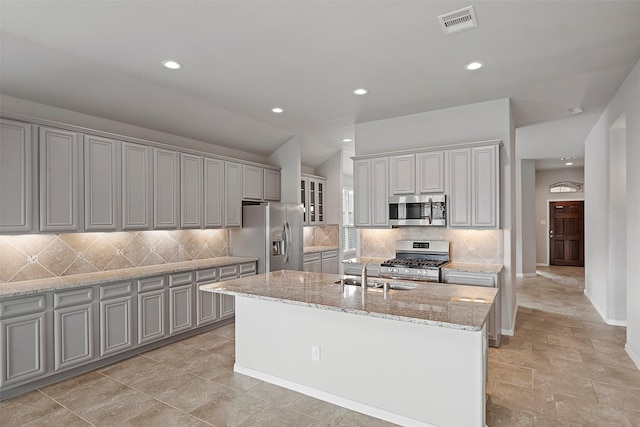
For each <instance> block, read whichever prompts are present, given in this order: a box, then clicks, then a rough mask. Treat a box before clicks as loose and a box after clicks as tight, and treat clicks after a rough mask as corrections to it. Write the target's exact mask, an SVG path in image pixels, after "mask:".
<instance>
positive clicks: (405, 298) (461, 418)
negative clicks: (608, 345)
mask: <svg viewBox="0 0 640 427" xmlns="http://www.w3.org/2000/svg"><path fill="white" fill-rule="evenodd" d="M340 278H341V276H339V275H333V274H320V273H309V272H300V271H277V272H272V273H267V274H261V275H257V276H252V277H247V278H242V279H236V280H231V281H228V282H224V283H215V284H210V285H204V286H201V287H200V289H201V290H203V291H211V292H217V293H221V294H228V295H233V296H235V297H236V362H235V367H234V369H235V371H236V372H239V373H242V374H245V375H249V376H252V377H255V378H258V379H261V380H263V381H267V382H270V383H273V384H276V385H280V386H283V387H286V388H289V389H292V390H296V391H299V392H302V393H304V394H307V395H310V396H313V397H316V398H318V399H322V400H325V401H328V402H331V403H334V404H337V405H340V406H343V407H347V408H349V409H352V410H355V411H358V412H362V413H365V414H368V415H371V416H374V417H377V418H381V419H385V420H388V421H391V422H395V423H398V424H402V425H409V426H410V425H415V426H432V425H437V426H484V425H485V408H486V401H485V396H486V394H485V383H486V366H487V353H486V349H487V334H486V320H487V315H488V313H489V310H490V308H491V306H492V304H493V301H494V299H495V296H496V293H497V290H496V289H492V288H481V287H472V286H460V285H445V284H431V283H419V284H417V285H416V284H415V283H413V284H414V285H416V287H415V288H414V289H410V290H394V289H391V290H389V291H388V292H385V291H383V290H382V289H373V288H368V289H366V290H365V291H363V289H362V288H361V287H360V286H352V285H342V284H341V283H340ZM336 282H337V283H336Z"/></svg>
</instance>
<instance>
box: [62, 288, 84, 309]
mask: <svg viewBox="0 0 640 427" xmlns="http://www.w3.org/2000/svg"><path fill="white" fill-rule="evenodd" d="M91 301H93V288H82V289H76V290H73V291H68V292H56V293H54V294H53V307H54V308H62V307H69V306H72V305H78V304H85V303H89V302H91Z"/></svg>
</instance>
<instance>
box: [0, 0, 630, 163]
mask: <svg viewBox="0 0 640 427" xmlns="http://www.w3.org/2000/svg"><path fill="white" fill-rule="evenodd" d="M469 5H473V6H474V8H475V13H476V17H477V20H478V27H477V28H475V29H472V30H467V31H463V32H459V33H455V34H452V35H448V36H447V35H445V34H444V33H443V31H442V29H441V27H440V25H439V23H438V21H437V15H440V14H442V13H446V12H450V11H453V10H456V9H459V8H462V7H466V6H469ZM639 16H640V1H592V2H575V1H509V2H507V1H464V2H457V1H346V0H343V1H238V0H236V1H184V0H183V1H83V2H78V1H41V2H38V1H22V0H21V1H6V0H2V1H1V2H0V28H1V30H2V33H1V38H2V40H1V49H2V61H1V68H0V72H1V74H0V91H1V92H2V93H3V94H6V95H10V96H14V97H17V98H22V99H27V100H30V101H35V102H40V103H43V104H49V105H53V106H57V107H61V108H65V109H69V110H74V111H80V112H84V113H87V114H92V115H95V116H99V117H104V118H107V119H111V120H117V121H121V122H125V123H130V124H133V125H138V126H143V127H147V128H152V129H156V130H159V131H164V132H168V133H172V134H176V135H180V136H184V137H188V138H193V139H197V140H201V141H205V142H210V143H214V144H218V145H223V146H228V147H232V148H236V149H240V150H243V151H248V152H252V153H255V154H259V155H263V156H268V155H269V154H270V153H272V152H273V151H274V150H276V149H277V148H278V147H279V146H280V145H281V144H283V143H284V142H286V141H287V140H288V139H289V138H291V137H292V136H294V135H302V136H303V139H304V145H303V164H305V165H308V166H311V167H315V166H317V165H318V164H320V163H322V162H323V161H324V160H326V159H327V158H328V157H329V156H331V155H332V154H333V153H334V152H335V151H336V150H339V149H342V148H343V147H344V145H345V144H344V143H342V142H341V140H342V139H343V138H346V137H353V136H354V124H355V123H361V122H366V121H371V120H379V119H384V118H389V117H396V116H402V115H407V114H412V113H418V112H423V111H431V110H436V109H441V108H447V107H452V106H457V105H463V104H469V103H475V102H482V101H487V100H491V99H498V98H505V97H509V98H511V99H512V106H513V113H514V118H515V122H516V125H517V127H519V129H518V133H517V138H516V140H517V144H518V152H519V153H520V152H521V149H522V150H524V151H522V152H525V153H526V155H519V157H523V158H552V157H559V156H562V155H571V156H581V155H583V153H584V149H583V147H582V144H583V142H584V139H585V137H586V136H587V134H588V132H589V130H590V129H591V127H592V126H593V124H594V123H595V121H596V120H597V118H598V116H599V115H600V113H601V112H602V111H603V109H604V108H605V107H606V105H607V104H608V102H609V101H610V100H611V98H612V96H613V95H614V93H615V91H616V90H617V89H618V87H619V86H620V84H621V83H622V82H623V81H624V79H625V77H626V76H627V75H628V73H629V71H630V70H631V68H632V67H633V65H635V63H636V62H638V60H639V59H640V20H639V19H638V17H639ZM168 58H171V59H175V60H177V61H179V62H181V63H182V64H183V66H184V68H183V69H182V70H180V71H170V70H166V69H164V68H163V67H161V66H160V62H161V61H162V60H164V59H168ZM472 60H480V61H482V62H484V63H485V67H484V68H483V69H481V70H479V71H476V72H469V71H466V70H464V68H463V66H464V65H465V64H466V63H468V62H470V61H472ZM357 87H365V88H367V89H369V94H367V95H366V96H363V97H356V96H354V95H353V94H352V90H353V89H355V88H357ZM274 106H280V107H282V108H284V109H285V112H284V113H283V114H279V115H276V114H273V113H272V112H271V111H270V110H271V108H272V107H274ZM575 106H581V107H582V108H583V110H584V113H583V114H581V115H578V116H571V115H570V113H569V112H568V109H570V108H572V107H575ZM461 125H464V124H461ZM346 148H347V149H348V150H351V151H353V146H352V145H351V146H349V145H347V147H346Z"/></svg>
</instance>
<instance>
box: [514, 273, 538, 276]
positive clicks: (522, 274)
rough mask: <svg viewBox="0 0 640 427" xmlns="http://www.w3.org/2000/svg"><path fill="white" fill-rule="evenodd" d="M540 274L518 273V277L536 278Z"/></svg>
mask: <svg viewBox="0 0 640 427" xmlns="http://www.w3.org/2000/svg"><path fill="white" fill-rule="evenodd" d="M537 275H538V273H516V277H536V276H537Z"/></svg>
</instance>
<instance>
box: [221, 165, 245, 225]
mask: <svg viewBox="0 0 640 427" xmlns="http://www.w3.org/2000/svg"><path fill="white" fill-rule="evenodd" d="M224 183H225V187H224V199H225V213H224V226H225V227H241V226H242V194H241V190H242V165H240V164H238V163H232V162H225V164H224Z"/></svg>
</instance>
